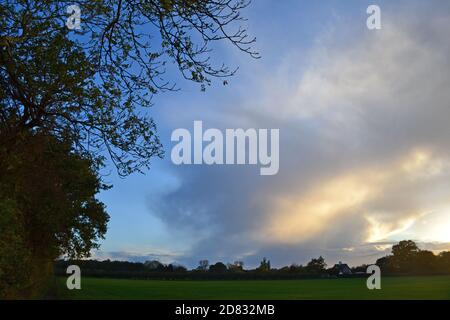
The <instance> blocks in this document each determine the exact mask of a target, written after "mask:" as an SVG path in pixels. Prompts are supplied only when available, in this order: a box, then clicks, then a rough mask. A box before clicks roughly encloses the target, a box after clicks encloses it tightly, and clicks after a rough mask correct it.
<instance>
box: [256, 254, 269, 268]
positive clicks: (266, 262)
mask: <svg viewBox="0 0 450 320" xmlns="http://www.w3.org/2000/svg"><path fill="white" fill-rule="evenodd" d="M257 271H270V260H268V259H267V258H266V257H264V258H263V259H262V261H261V263H260V265H259V267H258V268H257Z"/></svg>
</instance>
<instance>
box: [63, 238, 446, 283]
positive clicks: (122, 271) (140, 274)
mask: <svg viewBox="0 0 450 320" xmlns="http://www.w3.org/2000/svg"><path fill="white" fill-rule="evenodd" d="M71 264H75V265H78V266H79V267H80V268H81V270H82V275H83V276H91V277H105V278H106V277H110V278H135V279H172V280H176V279H193V280H202V279H227V280H233V279H236V280H238V279H249V280H250V279H299V278H327V277H365V276H366V270H367V265H361V266H356V267H353V268H350V267H348V266H347V265H346V264H342V263H339V264H336V265H334V266H331V267H328V268H327V264H326V262H325V259H324V258H323V257H319V258H315V259H312V260H311V261H310V262H308V263H307V264H306V265H297V264H292V265H290V266H285V267H282V268H272V266H271V262H270V260H268V259H266V258H264V259H263V260H262V261H261V263H260V265H259V267H257V268H255V269H244V263H243V262H242V261H235V262H233V263H228V264H225V263H223V262H217V263H214V264H210V263H209V261H208V260H201V261H199V264H198V266H197V267H196V268H194V269H191V270H188V269H187V268H186V267H184V266H181V265H177V264H163V263H161V262H159V261H156V260H153V261H146V262H145V263H139V262H127V261H110V260H105V261H96V260H58V261H56V264H55V272H56V275H59V276H65V275H66V269H67V267H68V266H69V265H71ZM376 264H377V265H378V266H379V267H380V268H381V271H382V274H384V275H437V274H450V251H447V252H441V253H440V254H439V255H435V254H434V253H433V252H431V251H427V250H420V249H419V248H418V246H417V245H416V244H415V243H414V242H413V241H411V240H406V241H401V242H400V243H398V244H396V245H394V246H393V247H392V254H391V255H389V256H386V257H383V258H380V259H378V260H377V261H376Z"/></svg>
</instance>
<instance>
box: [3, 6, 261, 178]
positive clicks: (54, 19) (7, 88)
mask: <svg viewBox="0 0 450 320" xmlns="http://www.w3.org/2000/svg"><path fill="white" fill-rule="evenodd" d="M73 3H74V2H73V1H50V0H38V1H34V0H33V1H31V0H6V1H2V4H1V6H0V84H1V86H0V90H1V91H0V106H1V109H0V110H1V113H0V125H1V126H2V130H12V131H17V130H24V129H27V130H35V129H36V128H41V129H45V130H47V131H48V132H49V133H51V134H52V135H53V136H56V137H60V136H61V135H62V134H64V135H67V134H70V136H71V137H70V138H71V140H72V141H73V143H74V147H76V149H77V150H78V151H79V152H83V153H89V154H90V156H92V157H95V158H97V160H99V161H101V160H104V155H105V154H106V155H109V158H110V159H111V161H112V162H113V163H114V165H115V166H116V167H117V169H118V172H119V174H120V175H122V176H125V175H128V174H130V173H132V172H135V171H140V170H141V169H142V168H148V166H149V165H150V159H151V158H152V157H154V156H162V154H163V151H162V146H161V143H160V141H159V138H158V136H157V133H156V125H155V123H154V121H153V120H152V119H151V118H150V117H149V116H148V114H147V112H146V111H145V109H146V108H148V107H149V106H151V105H152V102H151V98H152V96H153V95H154V94H157V93H159V92H164V91H168V90H174V89H175V86H174V84H173V83H172V82H171V81H170V80H168V79H166V77H165V75H164V73H165V71H166V69H167V67H168V66H169V65H173V66H176V67H177V68H178V70H179V71H180V72H181V74H182V76H183V77H184V78H186V79H188V80H192V81H194V82H197V83H199V84H200V85H201V86H202V88H204V86H205V85H208V84H209V83H210V81H211V77H228V76H231V75H233V74H234V73H235V69H229V68H228V67H227V66H225V65H222V64H218V65H215V64H214V63H212V62H211V59H210V58H211V47H212V43H213V42H216V41H220V40H226V41H228V42H230V43H231V44H233V45H234V46H235V47H236V48H238V49H239V50H241V51H243V52H245V53H248V54H249V55H251V56H253V57H257V56H258V55H257V53H256V52H255V51H253V50H252V48H251V45H252V44H253V42H254V38H249V37H248V35H247V32H246V29H245V28H242V27H241V26H240V24H239V25H237V26H235V25H234V23H235V22H239V21H242V20H243V18H242V17H241V10H242V9H244V8H245V7H246V6H247V5H248V4H249V2H248V1H246V0H244V1H242V0H216V1H210V0H189V1H186V0H160V1H158V0H146V1H140V0H139V1H137V0H136V1H135V0H101V1H90V0H80V1H76V2H75V4H76V5H77V6H78V7H79V8H80V13H81V19H82V20H81V30H69V29H68V28H67V27H66V25H65V23H66V20H67V19H68V15H67V13H66V9H67V7H69V5H71V4H73ZM232 28H234V31H230V30H231V29H232Z"/></svg>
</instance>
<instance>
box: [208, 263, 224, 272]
mask: <svg viewBox="0 0 450 320" xmlns="http://www.w3.org/2000/svg"><path fill="white" fill-rule="evenodd" d="M227 270H228V269H227V266H226V265H225V264H224V263H222V262H217V263H215V264H213V265H211V266H210V267H209V271H211V272H217V273H223V272H226V271H227Z"/></svg>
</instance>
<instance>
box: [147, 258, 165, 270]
mask: <svg viewBox="0 0 450 320" xmlns="http://www.w3.org/2000/svg"><path fill="white" fill-rule="evenodd" d="M144 265H145V266H146V267H147V268H148V269H150V270H162V269H163V268H164V265H163V264H162V263H161V262H159V261H158V260H152V261H145V262H144Z"/></svg>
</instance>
